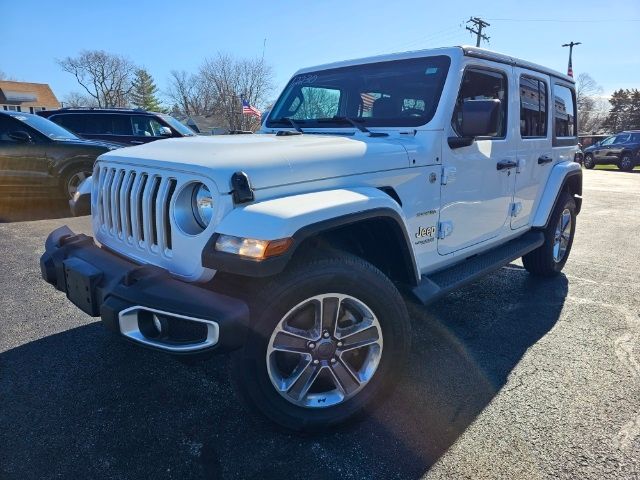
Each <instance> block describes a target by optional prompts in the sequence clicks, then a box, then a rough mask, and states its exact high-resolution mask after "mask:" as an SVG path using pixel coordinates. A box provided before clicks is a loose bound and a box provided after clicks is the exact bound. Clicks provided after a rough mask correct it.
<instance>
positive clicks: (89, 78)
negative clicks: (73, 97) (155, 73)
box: [58, 50, 136, 107]
mask: <svg viewBox="0 0 640 480" xmlns="http://www.w3.org/2000/svg"><path fill="white" fill-rule="evenodd" d="M58 65H60V67H62V69H63V70H64V71H65V72H68V73H70V74H72V75H73V76H75V78H76V80H77V81H78V83H79V84H80V86H81V87H82V88H84V89H85V91H86V92H87V93H88V94H89V95H90V96H91V97H92V98H94V99H95V101H96V102H97V104H98V107H124V106H126V105H127V98H128V96H129V93H130V92H131V89H132V78H133V74H134V71H135V69H136V67H135V65H134V64H133V63H132V62H131V61H130V60H129V59H127V58H125V57H123V56H121V55H115V54H112V53H107V52H105V51H103V50H83V51H82V52H80V54H79V55H78V56H77V57H66V58H65V59H62V60H58Z"/></svg>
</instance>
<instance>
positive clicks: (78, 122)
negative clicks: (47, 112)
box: [49, 115, 87, 134]
mask: <svg viewBox="0 0 640 480" xmlns="http://www.w3.org/2000/svg"><path fill="white" fill-rule="evenodd" d="M81 117H82V116H81V115H53V116H52V117H49V119H50V120H51V121H53V122H55V123H57V124H58V125H61V126H63V127H65V128H66V129H67V130H71V131H72V132H74V133H78V134H83V133H87V131H86V130H87V129H86V122H83V121H82V118H81Z"/></svg>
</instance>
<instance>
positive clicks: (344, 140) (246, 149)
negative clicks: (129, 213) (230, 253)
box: [100, 134, 409, 192]
mask: <svg viewBox="0 0 640 480" xmlns="http://www.w3.org/2000/svg"><path fill="white" fill-rule="evenodd" d="M100 160H106V161H109V162H121V163H126V164H134V165H145V166H148V167H149V168H163V169H171V170H178V171H182V172H193V173H198V174H200V175H204V176H207V177H209V178H211V179H212V180H213V181H214V182H215V183H216V184H217V187H218V190H219V191H220V192H228V191H229V190H230V185H229V182H230V179H231V175H233V173H234V172H237V171H243V172H245V173H246V174H247V175H248V176H249V179H250V181H251V184H252V185H253V187H254V188H256V189H261V188H268V187H274V186H278V185H286V184H291V183H299V182H305V181H310V180H319V179H323V178H330V177H341V176H346V175H355V174H360V173H367V172H375V171H382V170H392V169H396V168H405V167H408V166H409V157H408V155H407V152H406V150H405V148H404V147H403V146H402V145H401V143H400V141H399V140H398V139H394V138H390V137H368V136H366V135H360V134H357V135H355V136H353V137H343V136H336V135H323V134H304V135H289V136H281V137H278V136H275V135H264V134H259V135H258V134H256V135H225V136H212V137H202V136H198V137H185V138H171V139H166V140H158V141H155V142H151V143H147V144H144V145H139V146H135V147H128V148H122V149H118V150H114V151H111V152H108V153H105V154H104V155H102V156H101V157H100Z"/></svg>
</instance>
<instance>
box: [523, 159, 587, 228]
mask: <svg viewBox="0 0 640 480" xmlns="http://www.w3.org/2000/svg"><path fill="white" fill-rule="evenodd" d="M569 182H570V183H571V184H572V185H577V187H574V188H573V190H572V193H573V195H577V196H578V197H579V196H580V195H582V168H581V167H580V164H578V163H576V162H573V161H567V162H561V163H558V164H557V165H555V166H554V167H553V169H552V170H551V173H550V174H549V178H548V179H547V184H546V185H545V187H544V191H543V192H542V196H541V197H540V202H539V203H538V209H537V210H536V213H535V215H534V217H533V221H532V223H531V226H532V227H535V228H544V227H546V226H547V222H548V221H549V217H550V216H551V212H552V211H553V208H554V207H555V204H556V202H557V201H558V197H559V196H560V193H561V192H562V191H563V190H565V189H566V188H567V185H568V184H569ZM579 207H580V206H578V208H579Z"/></svg>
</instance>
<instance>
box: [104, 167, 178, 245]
mask: <svg viewBox="0 0 640 480" xmlns="http://www.w3.org/2000/svg"><path fill="white" fill-rule="evenodd" d="M176 184H177V180H176V179H175V178H171V177H163V176H162V175H159V174H157V173H150V172H146V171H144V170H134V169H132V168H126V167H125V168H121V167H105V166H100V165H98V166H96V169H95V172H94V184H93V188H94V191H93V193H92V195H95V200H96V202H95V207H96V213H95V214H94V215H97V218H98V221H99V224H100V228H101V230H102V231H103V232H104V233H107V234H108V235H109V236H111V237H112V238H115V239H118V240H120V241H121V242H123V243H125V244H129V245H134V246H137V247H138V248H141V249H145V250H147V251H149V252H151V253H157V254H161V255H164V256H167V257H170V256H171V253H172V252H171V249H172V242H171V220H170V216H169V206H170V204H171V198H172V197H173V194H174V192H175V189H176Z"/></svg>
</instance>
